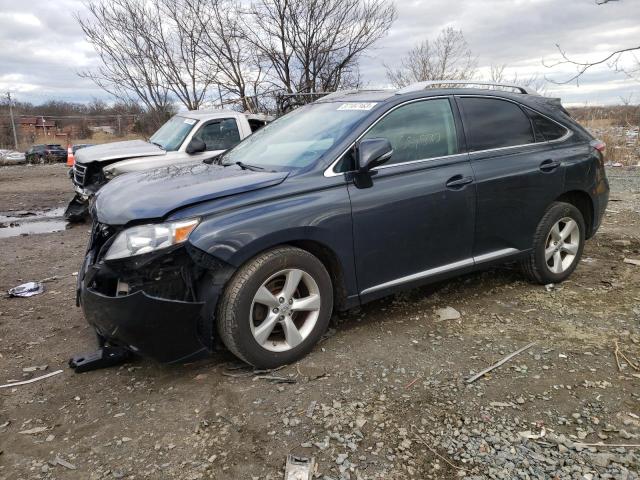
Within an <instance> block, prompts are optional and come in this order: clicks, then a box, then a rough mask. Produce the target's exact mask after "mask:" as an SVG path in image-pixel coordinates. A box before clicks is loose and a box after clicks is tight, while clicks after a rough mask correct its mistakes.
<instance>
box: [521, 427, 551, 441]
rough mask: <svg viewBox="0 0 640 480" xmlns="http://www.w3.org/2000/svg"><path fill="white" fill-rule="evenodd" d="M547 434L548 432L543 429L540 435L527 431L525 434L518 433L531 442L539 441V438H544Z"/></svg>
mask: <svg viewBox="0 0 640 480" xmlns="http://www.w3.org/2000/svg"><path fill="white" fill-rule="evenodd" d="M546 434H547V431H546V430H545V429H544V428H543V429H542V430H540V433H537V434H536V433H532V432H531V430H526V431H524V432H518V435H520V436H521V437H522V438H526V439H529V440H537V439H539V438H543V437H544V436H545V435H546Z"/></svg>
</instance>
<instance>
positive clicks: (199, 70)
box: [78, 0, 211, 111]
mask: <svg viewBox="0 0 640 480" xmlns="http://www.w3.org/2000/svg"><path fill="white" fill-rule="evenodd" d="M86 7H87V12H88V15H87V16H85V17H78V21H79V22H80V25H81V27H82V30H83V31H84V33H85V35H86V36H87V40H88V41H89V43H91V44H92V45H93V47H94V48H95V50H96V52H97V53H98V55H99V57H100V60H101V65H100V66H99V67H98V68H97V69H96V70H93V71H85V72H82V73H81V76H83V77H86V78H89V79H91V80H93V81H94V82H95V83H96V84H97V85H98V86H99V87H101V88H102V89H104V90H106V91H107V92H109V93H111V94H113V95H114V96H115V97H117V98H119V99H121V100H123V101H131V100H134V101H140V102H142V104H144V105H145V106H146V107H147V108H148V109H153V110H158V111H164V110H166V109H167V107H168V105H169V104H170V103H171V101H172V96H173V97H175V98H177V99H178V100H179V101H180V102H181V103H182V104H183V105H185V107H187V108H188V109H197V108H198V107H199V106H200V105H201V104H202V102H203V100H204V98H205V96H206V94H207V90H208V88H209V87H210V85H211V78H210V72H209V71H208V69H207V66H206V65H204V64H203V61H202V58H201V56H200V55H199V48H198V44H199V42H200V40H201V38H202V35H203V32H202V28H201V24H200V22H196V21H194V18H193V16H192V15H191V13H192V12H191V10H190V9H189V8H186V4H185V3H184V2H183V1H182V0H109V1H107V0H88V1H87V3H86Z"/></svg>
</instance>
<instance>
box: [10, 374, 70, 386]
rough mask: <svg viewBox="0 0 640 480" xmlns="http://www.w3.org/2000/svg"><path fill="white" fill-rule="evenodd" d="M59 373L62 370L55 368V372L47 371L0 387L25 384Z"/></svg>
mask: <svg viewBox="0 0 640 480" xmlns="http://www.w3.org/2000/svg"><path fill="white" fill-rule="evenodd" d="M59 373H62V370H56V371H55V372H50V373H47V374H46V375H41V376H39V377H34V378H31V379H29V380H23V381H21V382H12V383H6V384H4V385H0V388H10V387H17V386H18V385H26V384H28V383H33V382H37V381H39V380H44V379H45V378H49V377H53V376H54V375H58V374H59Z"/></svg>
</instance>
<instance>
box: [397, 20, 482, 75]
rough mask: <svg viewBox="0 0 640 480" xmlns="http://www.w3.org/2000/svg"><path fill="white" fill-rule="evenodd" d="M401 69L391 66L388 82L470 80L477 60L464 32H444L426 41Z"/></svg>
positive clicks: (474, 71) (409, 55)
mask: <svg viewBox="0 0 640 480" xmlns="http://www.w3.org/2000/svg"><path fill="white" fill-rule="evenodd" d="M400 62H401V67H400V68H397V69H393V68H391V67H389V66H387V79H388V80H389V81H390V82H391V83H392V84H393V85H394V86H396V87H403V86H406V85H408V84H410V83H414V82H421V81H425V80H441V79H448V80H470V79H473V77H474V76H475V74H476V68H477V60H476V57H475V56H474V55H473V54H472V53H471V49H470V48H469V44H468V43H467V41H466V40H465V38H464V35H463V34H462V31H461V30H455V29H453V28H451V27H448V28H445V29H443V30H442V31H441V32H440V34H439V35H438V36H437V37H436V38H435V39H434V40H424V41H423V42H421V43H419V44H417V45H416V46H415V47H413V48H412V49H411V50H409V52H408V53H407V55H405V56H404V57H402V59H401V61H400Z"/></svg>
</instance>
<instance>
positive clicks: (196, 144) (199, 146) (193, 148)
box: [186, 138, 207, 155]
mask: <svg viewBox="0 0 640 480" xmlns="http://www.w3.org/2000/svg"><path fill="white" fill-rule="evenodd" d="M206 149H207V144H206V143H204V142H203V141H202V140H200V139H199V138H192V139H191V141H190V142H189V145H187V149H186V152H187V153H188V154H189V155H192V154H194V153H200V152H204V151H205V150H206Z"/></svg>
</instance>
